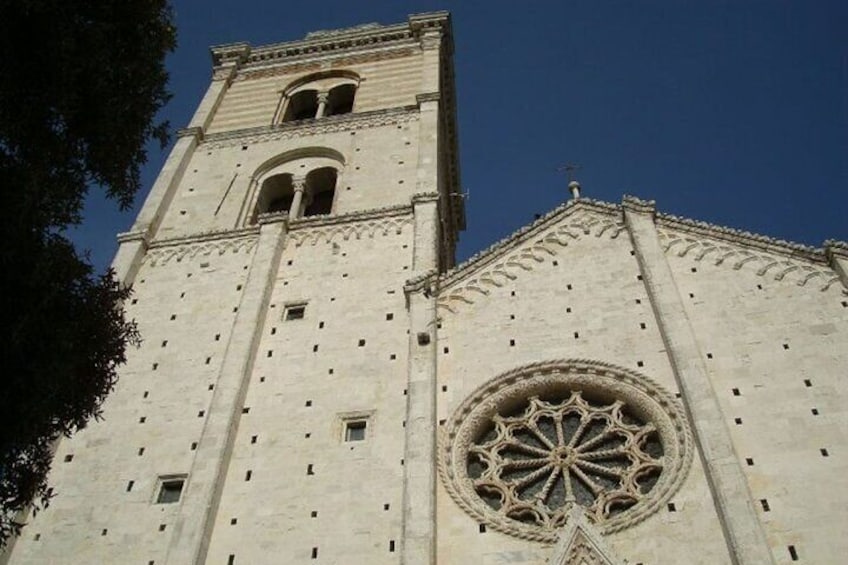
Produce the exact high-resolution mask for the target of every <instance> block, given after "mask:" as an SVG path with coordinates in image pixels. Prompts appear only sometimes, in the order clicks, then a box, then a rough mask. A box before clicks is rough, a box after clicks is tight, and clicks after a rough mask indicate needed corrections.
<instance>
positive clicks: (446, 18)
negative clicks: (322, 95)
mask: <svg viewBox="0 0 848 565" xmlns="http://www.w3.org/2000/svg"><path fill="white" fill-rule="evenodd" d="M450 34H451V25H450V15H449V14H448V13H447V12H430V13H425V14H416V15H412V16H410V17H409V21H408V22H404V23H399V24H393V25H385V26H383V25H378V24H366V25H362V26H356V27H352V28H346V29H339V30H332V31H322V32H313V33H310V34H309V35H307V36H306V37H305V38H304V39H302V40H299V41H287V42H283V43H274V44H271V45H263V46H258V47H251V46H250V45H248V44H246V43H234V44H228V45H219V46H216V47H213V48H212V61H213V64H215V65H220V64H222V63H225V62H229V61H237V63H238V65H239V67H240V72H250V71H252V70H254V69H261V68H268V67H271V66H279V65H281V64H285V63H289V62H291V61H302V60H304V59H310V60H316V59H328V58H333V57H338V56H340V55H342V56H344V55H349V54H352V53H361V52H373V51H377V50H385V49H394V48H397V47H399V46H414V45H418V46H422V47H423V46H424V44H425V43H427V42H430V41H431V38H432V37H433V36H434V35H437V36H448V37H449V36H450Z"/></svg>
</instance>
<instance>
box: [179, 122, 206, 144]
mask: <svg viewBox="0 0 848 565" xmlns="http://www.w3.org/2000/svg"><path fill="white" fill-rule="evenodd" d="M183 137H193V138H195V139H196V140H197V141H198V142H200V141H203V128H201V127H199V126H194V127H190V128H181V129H178V130H177V138H183Z"/></svg>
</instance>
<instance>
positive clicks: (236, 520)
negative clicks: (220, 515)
mask: <svg viewBox="0 0 848 565" xmlns="http://www.w3.org/2000/svg"><path fill="white" fill-rule="evenodd" d="M236 524H238V518H230V525H231V526H235V525H236Z"/></svg>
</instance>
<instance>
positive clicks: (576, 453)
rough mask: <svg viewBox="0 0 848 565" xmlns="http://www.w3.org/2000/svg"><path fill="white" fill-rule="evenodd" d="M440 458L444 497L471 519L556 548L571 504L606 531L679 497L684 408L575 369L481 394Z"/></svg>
mask: <svg viewBox="0 0 848 565" xmlns="http://www.w3.org/2000/svg"><path fill="white" fill-rule="evenodd" d="M439 456H440V471H441V474H442V479H443V481H444V483H445V486H446V487H447V489H448V492H450V494H451V496H452V497H453V498H454V500H456V501H457V503H458V504H459V505H460V506H461V507H462V508H463V509H464V510H465V511H466V512H468V513H469V514H470V515H471V516H473V517H474V518H475V519H476V520H479V521H482V522H485V523H488V524H490V525H492V526H493V527H494V528H496V529H498V530H500V531H502V532H504V533H508V534H511V535H515V536H517V537H520V538H523V539H531V540H536V541H542V542H547V543H552V542H554V541H555V540H556V539H557V535H558V531H559V530H560V529H561V528H562V527H563V526H565V524H566V522H567V520H568V516H569V513H570V512H571V510H572V509H573V508H574V506H575V505H579V506H580V507H582V508H583V510H584V511H585V515H586V518H587V519H588V520H590V521H591V522H592V523H594V524H595V525H596V526H597V528H598V529H599V530H600V531H601V532H602V533H610V532H615V531H618V530H621V529H623V528H626V527H629V526H631V525H633V524H635V523H637V522H638V521H640V520H642V519H644V518H645V517H646V516H648V515H649V514H651V513H652V512H654V511H655V510H657V509H658V508H659V506H660V505H661V504H662V503H663V502H664V501H665V500H667V499H668V498H669V497H670V496H671V495H672V494H673V493H674V492H675V491H676V490H677V488H678V487H679V485H680V483H681V482H682V481H683V479H684V478H685V475H686V471H687V470H688V468H689V465H690V463H691V458H692V447H691V437H690V433H689V430H688V426H687V424H686V419H685V416H684V414H683V411H682V409H681V407H680V406H679V405H678V403H677V402H676V401H675V400H674V399H673V398H672V397H671V396H670V395H669V394H668V393H667V392H665V391H664V390H663V389H662V388H660V387H659V385H657V384H656V383H653V382H652V381H651V380H650V379H649V378H648V377H645V376H644V375H639V374H637V373H635V372H632V371H629V370H627V369H623V368H619V367H615V366H612V365H609V364H606V363H600V362H594V361H583V360H570V361H552V362H545V363H537V364H534V365H529V366H526V367H522V368H519V369H516V370H514V371H510V372H508V373H505V374H504V375H501V376H499V377H497V378H495V379H493V380H492V381H489V382H488V383H486V384H485V385H483V386H482V387H480V388H478V389H477V390H476V391H475V392H474V393H472V394H471V395H470V396H469V397H468V398H467V399H466V400H465V401H464V402H463V403H462V404H461V405H460V406H459V408H457V410H456V412H455V414H454V416H453V418H452V419H451V420H450V422H449V424H448V425H447V426H446V428H445V431H444V432H443V436H442V438H441V445H440V449H439Z"/></svg>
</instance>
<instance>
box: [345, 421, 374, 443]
mask: <svg viewBox="0 0 848 565" xmlns="http://www.w3.org/2000/svg"><path fill="white" fill-rule="evenodd" d="M367 426H368V422H367V421H366V420H351V421H350V422H346V423H345V434H344V440H345V441H363V440H364V439H365V429H366V427H367Z"/></svg>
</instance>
